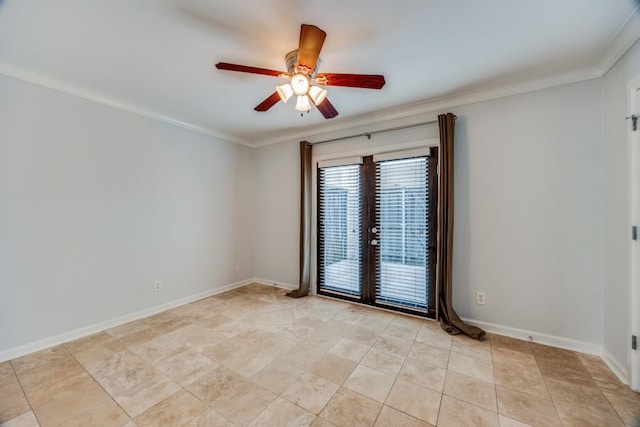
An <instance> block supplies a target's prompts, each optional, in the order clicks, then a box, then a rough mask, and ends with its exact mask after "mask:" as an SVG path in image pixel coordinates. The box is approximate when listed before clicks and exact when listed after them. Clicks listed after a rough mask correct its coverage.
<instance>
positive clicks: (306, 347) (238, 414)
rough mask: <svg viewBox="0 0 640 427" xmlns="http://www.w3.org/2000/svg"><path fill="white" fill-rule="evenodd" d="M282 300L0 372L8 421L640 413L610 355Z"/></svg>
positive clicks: (164, 316) (473, 419)
mask: <svg viewBox="0 0 640 427" xmlns="http://www.w3.org/2000/svg"><path fill="white" fill-rule="evenodd" d="M284 294H285V291H284V290H280V289H273V288H271V287H267V286H263V285H257V284H255V285H249V286H245V287H242V288H238V289H235V290H233V291H231V292H227V293H224V294H221V295H216V296H213V297H210V298H206V299H203V300H200V301H197V302H195V303H191V304H188V305H185V306H182V307H177V308H175V309H171V310H169V311H167V312H162V313H158V314H156V315H153V316H151V317H148V318H146V319H141V320H138V321H135V322H130V323H128V324H125V325H121V326H118V327H116V328H112V329H110V330H108V331H104V332H101V333H97V334H94V335H92V336H88V337H84V338H81V339H78V340H75V341H72V342H69V343H66V344H64V345H62V346H57V347H53V348H50V349H47V350H44V351H41V352H37V353H33V354H30V355H27V356H24V357H21V358H18V359H15V360H12V361H11V362H4V363H0V423H3V425H5V424H6V425H9V426H11V425H13V426H16V425H18V426H20V425H39V424H38V419H37V418H36V416H37V417H40V418H41V419H40V421H41V422H42V424H43V425H44V426H45V427H46V426H48V425H59V424H60V423H64V425H66V426H67V427H68V426H73V425H78V426H80V425H114V426H121V427H135V423H134V421H133V420H132V419H131V418H130V416H131V414H129V413H127V412H126V411H127V410H128V411H131V413H134V414H135V416H136V417H137V421H138V422H139V423H140V424H142V425H145V424H146V425H149V424H152V425H158V424H162V425H171V424H182V423H183V422H185V421H186V425H191V426H209V425H219V426H225V427H230V426H233V425H241V426H246V425H247V424H249V423H251V422H252V421H253V422H254V424H255V425H274V424H275V425H287V424H291V425H312V426H315V427H331V426H334V427H335V426H340V425H348V426H352V425H369V426H370V425H372V424H373V423H374V422H375V423H376V425H377V426H384V425H389V426H396V425H407V426H412V425H416V426H421V427H424V426H428V425H435V424H436V422H437V424H438V425H439V426H442V425H446V426H456V425H469V426H474V427H475V426H477V425H479V426H482V425H500V427H523V426H524V427H526V426H538V425H541V426H547V425H560V424H561V421H562V422H563V423H564V425H567V426H571V425H577V426H581V427H582V426H590V425H598V426H600V425H606V426H607V427H608V426H617V425H622V423H626V424H627V425H634V423H635V422H636V421H637V420H638V419H639V418H640V395H639V394H637V393H634V392H632V391H631V390H630V389H629V387H628V386H626V385H624V384H623V383H621V382H620V381H619V380H618V379H617V377H616V376H615V374H613V373H612V372H611V370H610V369H609V367H608V366H607V365H606V364H605V363H604V361H603V360H602V359H601V358H599V357H597V356H593V355H586V354H581V353H575V352H573V351H569V350H563V349H557V348H554V347H549V346H543V345H539V344H537V343H530V342H527V341H522V340H515V339H512V338H508V337H502V336H499V335H490V336H488V337H487V340H485V341H477V340H472V339H470V338H468V337H466V336H462V335H460V336H450V335H448V334H447V333H445V332H444V331H443V330H442V329H441V328H440V325H439V324H438V323H436V322H433V321H427V320H422V319H418V318H415V317H410V316H404V315H400V314H393V313H389V312H386V311H381V310H375V309H371V308H369V307H365V306H360V305H354V304H350V303H346V302H343V301H336V300H331V299H328V298H322V297H316V296H312V297H309V298H303V299H297V300H296V299H291V298H287V297H285V296H284ZM350 359H351V360H350ZM356 361H357V362H359V363H360V365H358V363H357V362H356ZM154 364H155V367H154ZM447 368H448V370H447ZM85 369H86V371H85ZM161 373H162V374H161ZM165 373H166V374H165ZM166 375H168V376H169V377H167V376H166ZM254 380H255V381H254ZM492 381H495V385H494V384H493V383H492ZM181 385H182V386H186V387H187V390H185V389H183V388H182V387H181ZM341 385H342V387H340V386H341ZM101 386H102V387H103V388H104V390H107V392H108V393H110V394H111V396H117V398H118V399H119V401H122V407H121V406H120V405H118V404H117V403H116V402H114V400H113V399H112V398H111V397H110V396H109V395H108V394H107V393H105V392H104V390H103V389H102V387H101ZM23 388H24V392H23ZM268 388H271V389H272V390H273V391H271V390H268ZM494 390H495V391H494ZM23 393H24V394H23ZM280 393H282V394H281V396H280V398H278V397H277V395H278V394H280ZM441 393H444V397H443V396H442V395H441ZM496 394H497V399H496V397H495V396H496ZM127 399H128V400H127ZM376 399H377V400H378V401H377V400H376ZM383 402H384V403H383ZM127 408H128V409H127ZM381 408H382V409H381ZM485 408H487V409H485ZM496 408H497V409H498V414H496V413H495V411H496ZM32 411H33V412H32ZM314 414H316V415H317V414H320V416H317V417H316V416H315V415H314ZM438 415H439V417H438ZM9 416H11V417H12V419H11V420H6V418H7V417H9ZM496 417H497V418H496ZM3 420H4V421H3ZM376 420H377V421H376ZM496 420H497V422H498V423H499V424H496Z"/></svg>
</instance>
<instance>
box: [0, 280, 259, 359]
mask: <svg viewBox="0 0 640 427" xmlns="http://www.w3.org/2000/svg"><path fill="white" fill-rule="evenodd" d="M254 282H259V283H260V281H259V279H254V278H251V279H247V280H242V281H240V282H235V283H231V284H228V285H224V286H221V287H218V288H214V289H210V290H208V291H204V292H201V293H198V294H195V295H191V296H188V297H184V298H180V299H177V300H175V301H170V302H167V303H164V304H160V305H156V306H154V307H150V308H147V309H144V310H140V311H137V312H135V313H131V314H125V315H124V316H118V317H116V318H113V319H110V320H106V321H104V322H99V323H94V324H93V325H89V326H85V327H83V328H79V329H75V330H73V331H69V332H63V333H61V334H58V335H54V336H52V337H49V338H45V339H42V340H38V341H34V342H31V343H28V344H24V345H21V346H18V347H14V348H10V349H8V350H3V351H0V362H4V361H6V360H10V359H15V358H16V357H21V356H25V355H27V354H30V353H34V352H36V351H40V350H44V349H46V348H49V347H53V346H56V345H60V344H64V343H66V342H69V341H73V340H76V339H79V338H83V337H86V336H89V335H93V334H95V333H98V332H101V331H104V330H105V329H110V328H114V327H116V326H120V325H123V324H125V323H128V322H132V321H134V320H138V319H142V318H144V317H148V316H152V315H154V314H157V313H160V312H162V311H166V310H169V309H171V308H175V307H179V306H181V305H185V304H189V303H191V302H194V301H198V300H200V299H203V298H207V297H210V296H213V295H218V294H221V293H223V292H227V291H230V290H232V289H236V288H239V287H242V286H245V285H248V284H250V283H254Z"/></svg>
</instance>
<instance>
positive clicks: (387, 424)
mask: <svg viewBox="0 0 640 427" xmlns="http://www.w3.org/2000/svg"><path fill="white" fill-rule="evenodd" d="M374 426H375V427H396V426H402V427H431V426H432V425H431V424H428V423H425V422H424V421H422V420H419V419H417V418H414V417H412V416H411V415H407V414H405V413H404V412H400V411H398V410H396V409H393V408H391V407H390V406H383V407H382V410H381V411H380V414H379V415H378V419H377V420H376V423H375V424H374Z"/></svg>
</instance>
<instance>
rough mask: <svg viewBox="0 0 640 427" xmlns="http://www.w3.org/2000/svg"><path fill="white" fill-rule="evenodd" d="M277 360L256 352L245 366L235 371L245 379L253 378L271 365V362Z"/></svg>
mask: <svg viewBox="0 0 640 427" xmlns="http://www.w3.org/2000/svg"><path fill="white" fill-rule="evenodd" d="M274 360H275V357H273V356H271V355H269V354H266V353H261V352H256V353H255V355H254V356H253V357H252V358H251V359H249V360H248V361H247V362H245V364H244V365H242V366H240V367H239V368H238V369H236V370H235V371H236V372H237V373H238V374H240V375H242V376H243V377H247V378H249V377H251V376H252V375H255V374H256V373H258V372H259V371H260V370H262V369H263V368H264V367H265V366H267V365H269V364H270V363H271V362H273V361H274Z"/></svg>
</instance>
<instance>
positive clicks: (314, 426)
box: [311, 417, 336, 427]
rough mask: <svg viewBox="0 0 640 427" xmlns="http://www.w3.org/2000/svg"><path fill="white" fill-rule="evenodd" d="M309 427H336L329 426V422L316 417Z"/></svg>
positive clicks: (333, 426)
mask: <svg viewBox="0 0 640 427" xmlns="http://www.w3.org/2000/svg"><path fill="white" fill-rule="evenodd" d="M311 427H336V426H335V425H334V424H331V423H330V422H329V421H327V420H325V419H324V418H320V417H316V419H315V420H314V421H313V422H312V423H311Z"/></svg>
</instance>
